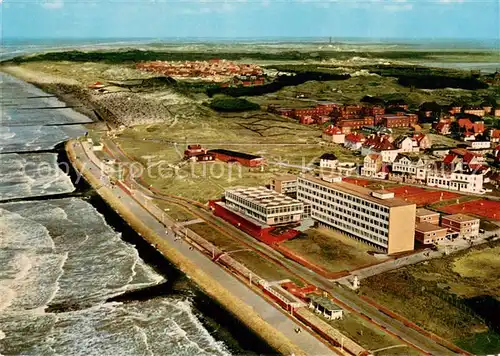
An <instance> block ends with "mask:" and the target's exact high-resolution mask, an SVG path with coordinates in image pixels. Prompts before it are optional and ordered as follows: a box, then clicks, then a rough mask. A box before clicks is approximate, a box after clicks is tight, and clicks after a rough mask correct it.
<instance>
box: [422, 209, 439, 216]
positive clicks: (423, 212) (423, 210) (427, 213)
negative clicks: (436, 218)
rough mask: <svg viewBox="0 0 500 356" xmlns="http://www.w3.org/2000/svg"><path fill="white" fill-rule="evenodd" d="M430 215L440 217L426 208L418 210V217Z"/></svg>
mask: <svg viewBox="0 0 500 356" xmlns="http://www.w3.org/2000/svg"><path fill="white" fill-rule="evenodd" d="M429 215H439V213H437V212H435V211H432V210H428V209H424V208H418V209H417V217H421V216H429Z"/></svg>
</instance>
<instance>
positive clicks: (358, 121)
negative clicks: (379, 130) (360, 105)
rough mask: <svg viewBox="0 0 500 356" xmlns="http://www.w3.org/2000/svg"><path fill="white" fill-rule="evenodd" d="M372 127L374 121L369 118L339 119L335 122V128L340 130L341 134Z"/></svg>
mask: <svg viewBox="0 0 500 356" xmlns="http://www.w3.org/2000/svg"><path fill="white" fill-rule="evenodd" d="M372 125H374V119H373V117H371V116H365V117H360V118H351V119H339V120H338V121H337V126H338V127H339V128H340V129H341V130H342V132H343V133H349V132H351V131H353V130H359V129H361V128H362V127H363V126H372Z"/></svg>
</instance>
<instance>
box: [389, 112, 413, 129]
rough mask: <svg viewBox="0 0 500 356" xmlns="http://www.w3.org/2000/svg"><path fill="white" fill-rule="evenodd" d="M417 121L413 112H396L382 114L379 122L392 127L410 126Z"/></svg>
mask: <svg viewBox="0 0 500 356" xmlns="http://www.w3.org/2000/svg"><path fill="white" fill-rule="evenodd" d="M417 122H418V116H417V115H415V114H406V113H405V114H402V115H401V114H399V115H398V114H396V115H383V116H382V117H381V123H382V125H383V126H385V127H387V128H394V127H410V126H411V125H414V124H416V123H417Z"/></svg>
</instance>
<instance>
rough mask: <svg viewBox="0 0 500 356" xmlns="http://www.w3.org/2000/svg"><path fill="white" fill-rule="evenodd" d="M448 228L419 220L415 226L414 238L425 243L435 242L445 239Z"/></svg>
mask: <svg viewBox="0 0 500 356" xmlns="http://www.w3.org/2000/svg"><path fill="white" fill-rule="evenodd" d="M447 232H448V229H447V228H445V227H440V226H438V225H434V224H431V223H429V222H419V223H417V225H416V226H415V240H417V241H418V242H420V243H423V244H425V245H430V244H437V243H439V242H441V241H444V240H445V239H446V234H447Z"/></svg>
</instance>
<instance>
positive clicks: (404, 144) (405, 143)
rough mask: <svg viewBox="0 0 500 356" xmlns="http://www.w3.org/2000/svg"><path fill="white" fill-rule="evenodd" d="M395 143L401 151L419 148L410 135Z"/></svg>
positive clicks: (417, 149)
mask: <svg viewBox="0 0 500 356" xmlns="http://www.w3.org/2000/svg"><path fill="white" fill-rule="evenodd" d="M397 145H398V148H399V152H401V153H407V152H408V153H411V152H418V151H419V150H420V149H419V147H418V145H417V142H416V141H415V140H413V139H411V138H410V137H405V138H404V139H403V140H401V141H399V142H398V144H397Z"/></svg>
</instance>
